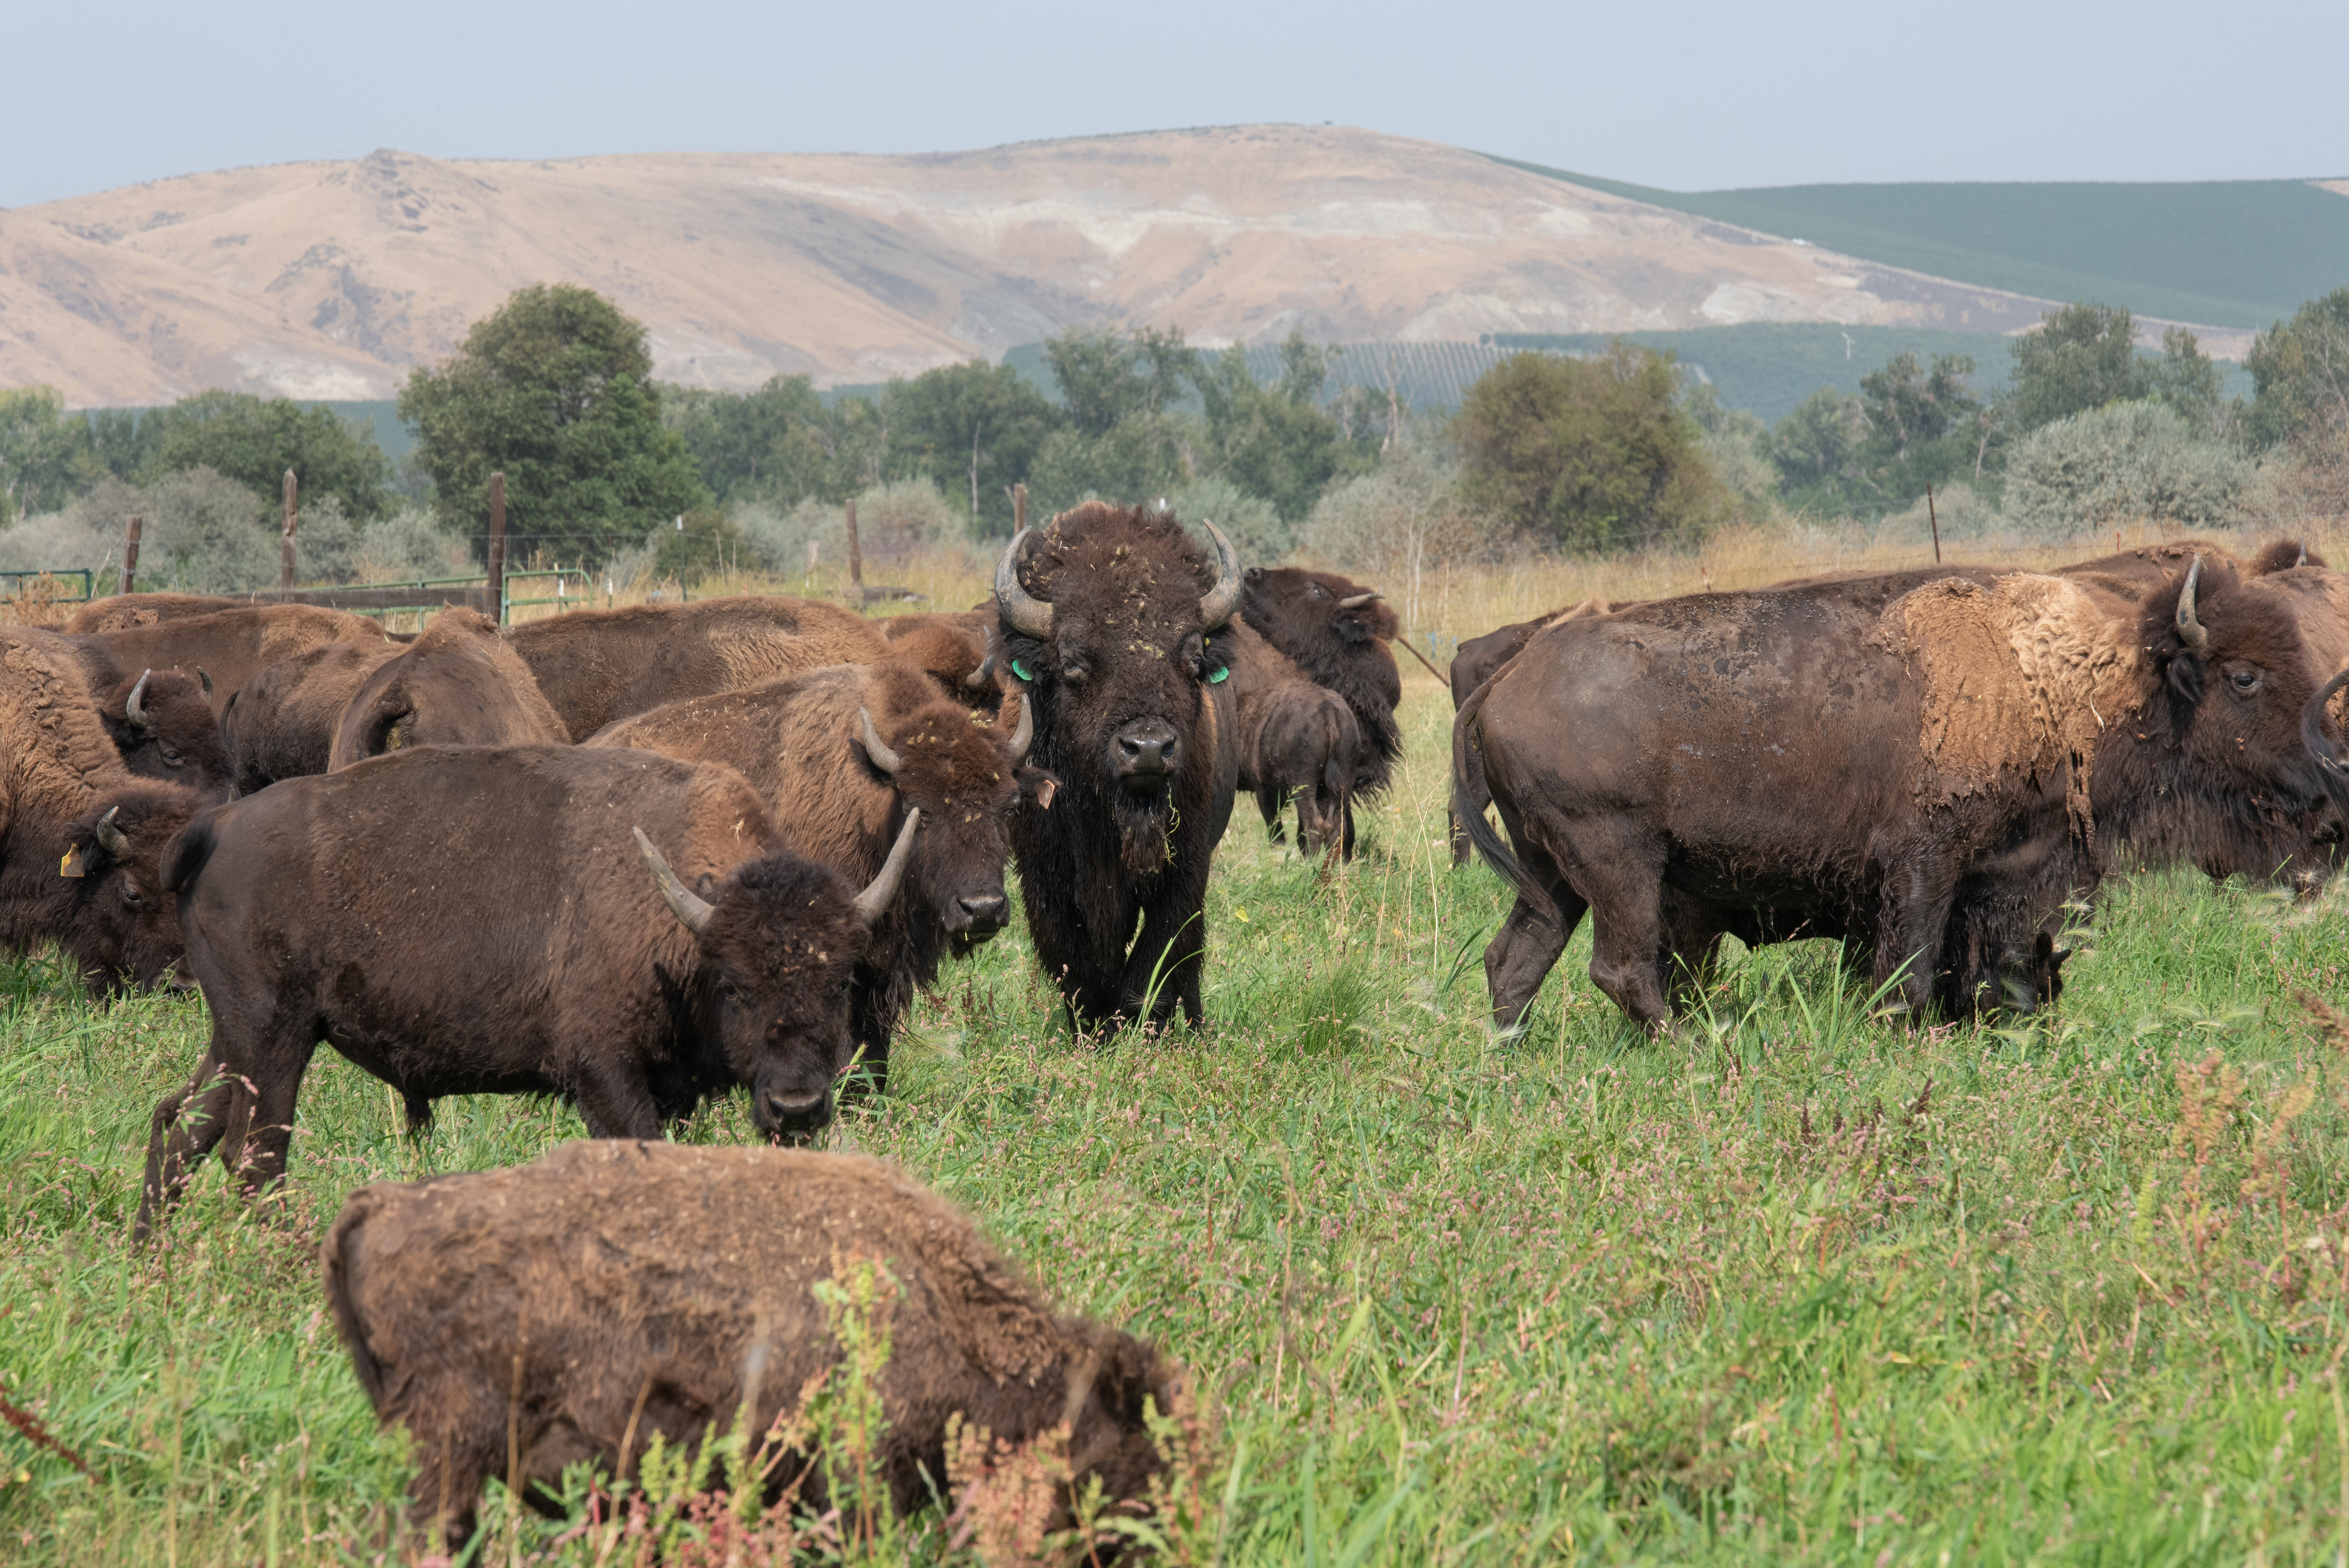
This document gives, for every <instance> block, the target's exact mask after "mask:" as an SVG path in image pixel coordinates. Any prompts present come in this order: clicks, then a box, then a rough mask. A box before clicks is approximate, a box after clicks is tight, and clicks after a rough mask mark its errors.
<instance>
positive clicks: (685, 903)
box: [632, 828, 718, 936]
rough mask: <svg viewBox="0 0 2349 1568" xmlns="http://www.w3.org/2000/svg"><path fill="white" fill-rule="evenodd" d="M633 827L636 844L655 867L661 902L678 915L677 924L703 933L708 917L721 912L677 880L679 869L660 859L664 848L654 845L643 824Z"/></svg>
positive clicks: (648, 863)
mask: <svg viewBox="0 0 2349 1568" xmlns="http://www.w3.org/2000/svg"><path fill="white" fill-rule="evenodd" d="M632 831H634V832H635V834H636V848H637V850H638V851H641V852H642V853H643V855H644V857H645V864H647V865H648V866H650V867H652V869H653V885H654V886H655V887H657V888H659V889H660V895H661V902H662V903H666V904H667V905H668V911H669V913H671V914H674V915H675V916H677V918H678V924H680V925H682V926H684V927H685V928H686V929H687V930H688V931H689V932H691V933H693V934H694V935H696V936H698V935H700V934H701V932H702V928H703V927H704V926H706V925H708V924H709V917H710V916H711V915H713V914H716V913H718V911H717V909H716V907H715V906H714V905H712V904H711V903H709V901H708V900H707V899H703V898H698V897H696V896H695V895H694V893H693V892H691V891H690V890H689V889H688V888H687V887H686V885H685V884H684V883H683V882H679V881H678V880H677V873H676V872H673V871H671V870H669V869H668V862H667V861H665V860H663V859H661V852H660V851H658V850H657V849H655V848H653V841H651V840H650V839H647V838H646V837H645V830H643V829H642V828H636V829H634V830H632Z"/></svg>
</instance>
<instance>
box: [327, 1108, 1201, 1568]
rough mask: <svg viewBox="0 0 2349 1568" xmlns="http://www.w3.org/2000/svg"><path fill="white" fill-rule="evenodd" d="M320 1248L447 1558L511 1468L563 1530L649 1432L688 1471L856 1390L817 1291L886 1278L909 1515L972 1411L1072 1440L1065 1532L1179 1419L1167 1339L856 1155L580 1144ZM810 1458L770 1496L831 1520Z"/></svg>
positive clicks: (393, 1207)
mask: <svg viewBox="0 0 2349 1568" xmlns="http://www.w3.org/2000/svg"><path fill="white" fill-rule="evenodd" d="M325 1254H326V1256H325V1264H326V1270H325V1272H326V1300H327V1302H328V1303H329V1305H331V1306H332V1307H333V1309H334V1315H335V1326H336V1327H337V1328H339V1329H340V1330H341V1331H342V1336H343V1341H344V1343H345V1344H346V1345H347V1346H349V1348H350V1353H351V1364H352V1366H353V1367H354V1368H355V1369H356V1370H357V1374H358V1381H359V1387H362V1388H364V1389H366V1390H367V1398H368V1399H369V1401H370V1402H372V1403H373V1404H374V1406H375V1409H376V1415H377V1416H378V1418H380V1419H382V1420H383V1421H385V1422H386V1423H390V1422H394V1421H397V1422H398V1423H399V1424H400V1425H401V1426H403V1427H405V1428H407V1429H408V1433H409V1452H411V1453H413V1454H414V1455H415V1456H416V1460H417V1462H418V1465H419V1470H418V1471H417V1475H416V1479H415V1480H414V1482H413V1483H412V1484H411V1485H410V1487H409V1498H410V1499H411V1503H410V1510H409V1512H410V1518H411V1521H412V1522H414V1523H417V1524H422V1523H424V1522H427V1521H430V1520H433V1519H435V1518H436V1517H437V1518H438V1519H439V1521H440V1530H441V1539H440V1541H437V1542H432V1545H434V1546H436V1547H439V1546H444V1545H445V1547H446V1549H447V1550H448V1551H449V1552H450V1553H458V1552H460V1551H461V1550H462V1549H463V1547H464V1546H465V1543H466V1542H467V1541H468V1539H469V1538H470V1537H471V1535H472V1533H473V1522H474V1517H475V1511H476V1510H477V1509H478V1508H479V1506H480V1503H481V1484H482V1482H483V1481H484V1480H488V1479H489V1478H490V1477H492V1476H498V1477H501V1478H506V1477H514V1478H515V1479H517V1480H521V1481H522V1482H523V1499H522V1500H521V1501H526V1502H528V1503H529V1504H531V1505H532V1506H533V1507H536V1508H540V1509H543V1510H546V1511H550V1512H559V1511H560V1504H559V1502H558V1498H559V1495H560V1491H561V1487H562V1481H563V1474H564V1470H565V1469H566V1468H568V1467H570V1466H572V1465H574V1464H580V1463H583V1462H584V1463H586V1464H589V1465H592V1466H594V1467H595V1469H597V1470H603V1471H605V1473H610V1472H612V1471H614V1470H617V1471H618V1472H619V1473H620V1474H622V1475H626V1474H628V1473H630V1467H631V1465H632V1464H633V1463H635V1462H636V1461H638V1460H642V1458H643V1457H644V1452H645V1449H646V1446H647V1444H648V1443H649V1442H650V1441H651V1439H653V1437H654V1436H655V1435H656V1434H657V1435H658V1436H660V1437H662V1438H663V1439H667V1442H668V1443H669V1444H670V1445H672V1446H675V1447H681V1448H683V1449H686V1450H687V1451H688V1452H691V1451H694V1450H696V1449H699V1447H700V1446H701V1444H702V1443H703V1442H704V1441H706V1440H708V1439H709V1438H711V1437H713V1436H717V1435H722V1434H723V1433H724V1432H726V1431H728V1430H729V1429H731V1428H732V1427H733V1425H734V1423H735V1420H736V1418H737V1415H738V1413H740V1412H742V1409H743V1407H744V1406H745V1405H746V1404H747V1405H748V1406H749V1407H750V1409H749V1410H748V1412H747V1414H748V1415H749V1418H750V1430H751V1431H752V1432H761V1431H765V1430H767V1429H770V1428H771V1426H772V1425H773V1424H774V1422H775V1421H776V1419H777V1418H778V1417H779V1416H781V1415H787V1414H789V1413H791V1412H792V1410H793V1408H795V1407H796V1405H797V1403H798V1401H799V1400H800V1399H801V1398H802V1397H803V1396H804V1395H805V1394H806V1392H807V1391H808V1389H809V1388H810V1387H813V1386H816V1385H817V1384H818V1383H819V1381H820V1380H822V1379H825V1378H827V1377H828V1378H831V1379H834V1380H835V1381H834V1382H833V1393H834V1395H835V1396H837V1395H838V1394H839V1393H840V1392H841V1390H840V1387H839V1385H838V1383H837V1381H836V1379H838V1378H839V1377H841V1376H843V1370H844V1368H843V1363H842V1360H841V1354H840V1350H839V1348H838V1346H837V1345H836V1344H835V1336H836V1332H837V1331H836V1329H835V1327H834V1326H833V1323H832V1321H831V1320H830V1319H829V1317H828V1316H827V1314H826V1311H825V1307H824V1305H823V1302H822V1300H821V1299H820V1298H819V1297H818V1295H817V1294H816V1293H817V1291H818V1290H819V1288H821V1287H823V1285H824V1284H827V1283H828V1282H830V1281H832V1280H833V1277H834V1276H835V1275H836V1274H843V1273H845V1272H846V1271H848V1270H851V1269H854V1268H855V1267H857V1266H858V1265H859V1264H864V1265H866V1266H873V1265H877V1266H878V1268H879V1269H881V1270H885V1271H886V1283H885V1284H884V1285H883V1286H882V1305H879V1306H878V1307H877V1308H876V1309H875V1317H876V1319H881V1320H882V1321H880V1322H876V1323H875V1325H874V1326H875V1328H876V1329H884V1331H885V1332H886V1334H887V1335H888V1340H889V1358H888V1361H887V1362H886V1364H885V1365H884V1366H883V1367H882V1368H881V1369H880V1371H879V1373H878V1374H877V1378H876V1381H877V1387H875V1388H874V1390H873V1392H874V1394H875V1395H877V1396H878V1397H879V1399H880V1401H881V1404H882V1407H883V1408H885V1410H886V1412H887V1415H888V1420H887V1423H886V1425H885V1428H884V1429H882V1435H881V1436H880V1437H879V1439H878V1442H877V1444H876V1451H875V1454H874V1458H875V1459H876V1460H878V1465H879V1470H880V1472H881V1476H882V1479H883V1480H884V1482H885V1484H886V1485H887V1486H888V1488H889V1491H890V1494H891V1497H892V1501H894V1503H895V1506H896V1507H897V1508H898V1509H899V1510H901V1511H907V1512H910V1511H913V1510H914V1509H916V1508H917V1507H919V1506H921V1505H922V1504H923V1503H925V1502H927V1501H929V1500H930V1499H931V1498H932V1497H933V1496H935V1495H936V1491H935V1489H936V1488H937V1487H939V1486H941V1485H942V1484H943V1483H944V1482H945V1480H946V1478H947V1473H948V1472H947V1429H948V1425H949V1423H950V1422H951V1421H952V1419H953V1418H956V1417H957V1416H959V1417H960V1418H962V1421H963V1423H964V1424H965V1425H966V1426H967V1427H968V1428H971V1429H978V1428H985V1429H987V1430H988V1431H989V1432H990V1433H992V1434H993V1435H994V1437H995V1438H997V1439H1001V1440H1004V1441H1008V1442H1012V1443H1026V1442H1030V1441H1031V1440H1033V1439H1037V1438H1039V1437H1041V1436H1043V1435H1044V1434H1045V1433H1047V1432H1049V1431H1050V1430H1051V1429H1055V1428H1059V1427H1062V1426H1064V1425H1065V1427H1066V1429H1067V1431H1066V1436H1067V1443H1068V1447H1067V1449H1066V1455H1067V1459H1068V1461H1069V1472H1070V1473H1069V1474H1068V1475H1067V1476H1066V1477H1064V1478H1063V1479H1062V1480H1061V1483H1060V1484H1059V1485H1058V1486H1056V1487H1055V1489H1054V1492H1053V1495H1052V1496H1051V1497H1050V1501H1049V1503H1048V1504H1047V1506H1048V1507H1049V1508H1050V1510H1051V1511H1053V1512H1054V1513H1056V1514H1057V1515H1058V1525H1059V1526H1060V1527H1065V1526H1066V1524H1067V1523H1068V1522H1069V1515H1070V1508H1069V1505H1070V1502H1071V1491H1081V1490H1082V1489H1084V1488H1085V1487H1086V1485H1087V1483H1088V1482H1089V1481H1091V1480H1095V1479H1098V1480H1100V1482H1101V1496H1102V1501H1104V1502H1112V1503H1113V1502H1116V1501H1122V1500H1126V1499H1136V1498H1139V1497H1141V1496H1142V1495H1143V1492H1144V1491H1146V1490H1147V1483H1148V1480H1149V1478H1150V1477H1151V1476H1152V1475H1154V1474H1155V1473H1156V1472H1157V1471H1158V1470H1159V1468H1160V1460H1159V1458H1158V1453H1157V1450H1156V1448H1155V1446H1154V1444H1153V1442H1152V1440H1151V1435H1150V1431H1149V1427H1148V1420H1147V1418H1148V1415H1149V1408H1150V1407H1151V1406H1152V1405H1155V1407H1156V1408H1157V1411H1158V1413H1159V1414H1160V1415H1162V1416H1164V1415H1167V1414H1170V1413H1171V1412H1172V1411H1173V1410H1174V1405H1175V1400H1176V1398H1177V1396H1178V1392H1179V1381H1180V1375H1179V1373H1178V1371H1177V1370H1176V1368H1175V1367H1173V1366H1172V1365H1170V1364H1169V1363H1167V1362H1166V1361H1165V1360H1164V1359H1163V1358H1162V1357H1159V1356H1158V1354H1157V1353H1156V1352H1154V1350H1152V1349H1151V1348H1150V1346H1147V1345H1144V1344H1143V1343H1142V1342H1140V1341H1139V1340H1136V1339H1134V1338H1133V1336H1130V1335H1127V1334H1123V1333H1120V1332H1119V1331H1118V1330H1116V1329H1113V1328H1108V1327H1104V1326H1102V1325H1100V1324H1096V1323H1090V1322H1087V1321H1086V1320H1084V1319H1083V1318H1078V1317H1064V1316H1061V1315H1059V1314H1057V1313H1054V1312H1053V1311H1052V1310H1051V1309H1050V1307H1048V1306H1047V1305H1045V1304H1044V1303H1043V1302H1042V1301H1040V1299H1038V1297H1037V1295H1036V1293H1035V1292H1034V1291H1033V1290H1032V1289H1030V1288H1029V1287H1028V1286H1027V1285H1025V1284H1023V1283H1022V1282H1021V1281H1020V1280H1019V1277H1018V1276H1017V1275H1016V1274H1013V1272H1012V1271H1011V1269H1010V1268H1009V1266H1007V1265H1006V1264H1005V1263H1004V1262H1003V1260H1002V1259H1001V1258H1000V1257H999V1256H998V1255H997V1254H996V1253H995V1250H994V1249H993V1248H991V1247H989V1246H988V1244H987V1243H986V1242H985V1241H983V1240H982V1239H981V1238H980V1237H979V1235H978V1233H977V1232H976V1231H975V1230H973V1229H972V1227H971V1223H970V1222H969V1221H968V1220H966V1219H964V1218H963V1217H962V1216H961V1215H960V1214H957V1213H956V1212H954V1210H953V1209H951V1208H949V1207H948V1206H947V1204H945V1203H943V1202H940V1201H939V1200H938V1199H937V1198H936V1197H934V1196H932V1195H931V1194H930V1193H928V1192H926V1191H923V1190H922V1189H920V1188H919V1187H916V1186H915V1185H914V1184H913V1183H912V1182H911V1181H907V1180H906V1179H905V1177H904V1176H903V1175H901V1174H899V1173H898V1172H897V1171H894V1170H892V1169H891V1168H890V1167H888V1166H886V1165H883V1164H881V1163H880V1162H879V1161H873V1160H867V1159H864V1158H862V1157H861V1156H857V1155H846V1154H817V1153H813V1152H812V1151H809V1150H778V1149H709V1148H698V1147H694V1146H691V1145H679V1144H672V1143H657V1142H655V1143H626V1142H609V1143H570V1144H566V1145H564V1147H562V1148H560V1149H557V1150H554V1152H553V1153H551V1154H548V1155H546V1156H545V1157H543V1159H540V1160H539V1161H535V1162H534V1163H533V1164H529V1165H524V1166H522V1167H520V1168H518V1169H513V1170H506V1171H474V1172H468V1173H466V1174H463V1175H457V1176H442V1177H440V1178H438V1179H436V1180H433V1181H419V1182H417V1183H415V1184H414V1185H412V1186H400V1185H396V1184H393V1183H388V1182H386V1183H379V1184H378V1185H376V1186H372V1187H362V1188H360V1189H359V1190H358V1191H356V1192H354V1193H352V1194H351V1196H350V1198H349V1199H348V1200H347V1202H345V1204H344V1206H343V1212H342V1216H341V1217H340V1218H339V1219H337V1220H336V1222H335V1225H334V1229H333V1230H332V1231H330V1232H328V1233H327V1235H326V1248H325ZM884 1326H885V1327H884ZM811 1460H812V1455H809V1454H806V1453H803V1452H798V1451H792V1450H786V1451H785V1452H784V1453H782V1454H781V1455H780V1456H778V1464H777V1469H776V1470H774V1471H773V1472H772V1473H771V1475H770V1476H769V1477H768V1478H766V1479H767V1496H768V1497H769V1498H770V1499H772V1498H774V1497H776V1496H778V1495H780V1494H781V1491H783V1489H784V1488H786V1487H787V1486H790V1485H792V1483H793V1482H794V1481H796V1482H798V1484H799V1489H800V1490H799V1491H798V1498H799V1500H800V1501H802V1502H803V1503H805V1504H808V1505H810V1506H812V1507H813V1508H815V1509H817V1510H819V1511H820V1510H821V1509H822V1508H823V1506H824V1505H825V1504H826V1503H827V1502H839V1501H844V1500H843V1499H840V1498H838V1497H828V1496H827V1495H826V1494H825V1492H824V1490H823V1488H824V1484H825V1482H824V1476H823V1469H822V1467H820V1466H818V1467H815V1468H813V1469H810V1461H811ZM517 1471H519V1474H518V1475H517V1474H516V1472H517ZM1042 1522H1043V1521H1041V1520H1040V1521H1039V1523H1042ZM1094 1560H1095V1561H1099V1560H1100V1559H1098V1558H1096V1559H1094Z"/></svg>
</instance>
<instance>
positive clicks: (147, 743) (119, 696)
mask: <svg viewBox="0 0 2349 1568" xmlns="http://www.w3.org/2000/svg"><path fill="white" fill-rule="evenodd" d="M140 676H145V678H146V682H147V689H146V690H145V691H144V692H142V693H140V698H139V711H140V714H141V715H142V716H143V717H145V719H146V722H145V723H144V724H133V723H131V722H130V694H131V692H132V691H133V690H135V689H137V687H138V686H139V682H140ZM98 719H99V721H100V722H101V723H103V724H104V725H105V726H106V733H107V734H108V735H109V737H111V738H112V739H113V741H114V748H115V749H116V750H117V751H119V752H120V753H121V754H122V765H123V767H125V768H127V769H129V770H130V771H131V772H132V773H135V774H137V775H138V776H139V777H140V778H141V779H161V780H162V781H164V782H165V783H169V784H184V785H186V786H187V787H188V788H189V789H192V790H194V791H195V792H196V793H197V795H199V796H200V797H202V799H204V800H205V801H206V802H208V803H209V802H211V801H213V800H217V799H222V798H224V797H225V796H226V794H227V792H228V786H229V779H230V774H231V769H230V767H229V759H228V747H227V745H226V743H225V742H224V741H223V740H222V738H221V727H220V720H219V719H218V718H216V717H213V715H212V704H211V703H210V702H208V701H207V700H205V697H204V691H203V686H202V685H201V684H200V683H199V682H198V681H197V680H196V679H195V677H193V676H186V675H182V674H181V673H180V672H179V671H178V670H153V671H144V670H142V671H140V674H139V675H134V676H130V677H129V679H127V680H121V681H118V682H116V683H115V686H114V689H113V691H112V692H111V693H109V695H108V696H107V698H106V701H105V702H104V703H103V704H101V705H100V706H99V707H98Z"/></svg>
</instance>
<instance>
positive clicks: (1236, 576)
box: [1199, 522, 1240, 632]
mask: <svg viewBox="0 0 2349 1568" xmlns="http://www.w3.org/2000/svg"><path fill="white" fill-rule="evenodd" d="M1199 526H1201V527H1202V528H1205V529H1206V531H1207V536H1208V537H1209V538H1210V539H1213V540H1214V541H1215V542H1216V585H1215V586H1214V587H1213V588H1210V589H1208V590H1207V591H1206V593H1204V594H1202V595H1200V598H1199V629H1200V630H1201V631H1203V632H1212V631H1214V630H1215V629H1216V627H1218V626H1220V625H1222V624H1224V623H1225V622H1226V621H1228V620H1230V619H1231V618H1232V612H1233V611H1235V610H1237V609H1238V608H1239V607H1240V552H1238V551H1237V550H1234V549H1233V548H1232V542H1231V541H1230V540H1228V539H1226V538H1225V537H1224V531H1223V530H1222V529H1220V528H1217V527H1216V525H1215V524H1214V523H1212V522H1202V523H1201V524H1200V525H1199Z"/></svg>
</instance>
